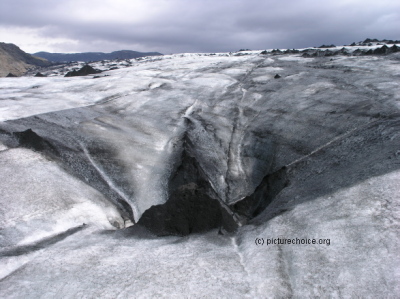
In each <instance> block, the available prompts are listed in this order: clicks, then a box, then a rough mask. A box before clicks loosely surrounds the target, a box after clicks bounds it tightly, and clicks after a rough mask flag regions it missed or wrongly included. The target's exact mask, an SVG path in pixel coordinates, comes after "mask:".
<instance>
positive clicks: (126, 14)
mask: <svg viewBox="0 0 400 299" xmlns="http://www.w3.org/2000/svg"><path fill="white" fill-rule="evenodd" d="M398 28H400V2H399V1H398V0H381V1H369V0H364V1H360V0H336V1H324V2H322V1H315V0H286V1H277V0H269V1H262V0H229V1H228V0H218V1H215V0H214V1H211V0H191V1H185V0H85V1H82V0H79V1H78V0H63V1H53V0H1V2H0V41H4V42H12V43H15V44H17V45H19V46H20V47H21V48H22V49H23V50H25V51H28V52H36V51H40V50H43V51H51V52H84V51H103V52H109V51H115V50H121V49H130V50H138V51H159V52H162V53H166V54H168V53H179V52H227V51H236V50H239V49H241V48H249V49H266V48H300V47H308V46H319V45H321V44H324V43H325V44H326V43H329V44H331V43H334V44H338V45H340V44H347V43H351V42H353V41H359V40H363V39H365V38H367V37H370V38H380V39H383V38H389V39H400V36H399V34H400V32H399V30H398Z"/></svg>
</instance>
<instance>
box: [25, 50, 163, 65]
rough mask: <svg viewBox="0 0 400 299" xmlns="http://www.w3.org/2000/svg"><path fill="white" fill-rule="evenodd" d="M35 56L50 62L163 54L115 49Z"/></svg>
mask: <svg viewBox="0 0 400 299" xmlns="http://www.w3.org/2000/svg"><path fill="white" fill-rule="evenodd" d="M33 55H34V56H36V57H41V58H44V59H47V60H49V61H52V62H71V61H84V62H91V61H100V60H113V59H132V58H138V57H144V56H159V55H163V54H161V53H158V52H136V51H130V50H122V51H115V52H111V53H102V52H85V53H48V52H37V53H34V54H33Z"/></svg>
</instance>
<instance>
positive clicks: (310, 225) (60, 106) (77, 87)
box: [0, 44, 400, 299]
mask: <svg viewBox="0 0 400 299" xmlns="http://www.w3.org/2000/svg"><path fill="white" fill-rule="evenodd" d="M328 47H329V48H326V49H325V48H321V49H317V48H308V49H297V50H272V49H269V50H265V51H261V50H259V51H240V52H235V53H209V54H204V53H203V54H202V53H190V54H176V55H165V56H159V57H146V58H139V59H132V60H130V61H116V62H110V61H108V62H97V63H93V64H92V67H93V68H95V69H100V70H102V73H96V74H92V75H87V76H83V77H64V75H65V73H66V71H67V70H68V71H71V69H70V68H75V67H76V68H78V67H82V66H83V65H82V64H79V63H75V64H71V65H69V66H67V67H66V66H59V69H54V68H51V69H49V70H47V71H46V72H44V75H46V76H47V77H43V78H35V77H28V76H25V77H20V78H7V79H1V80H0V166H1V171H0V294H1V296H0V297H2V298H54V297H65V298H183V297H185V298H186V297H187V298H231V299H235V298H382V297H385V298H398V294H400V270H399V269H400V257H399V254H398V253H399V252H400V234H399V232H400V193H399V190H400V147H399V145H400V133H399V132H400V102H399V100H400V85H399V80H398V79H399V75H400V53H399V45H386V44H385V45H371V46H368V45H365V46H364V45H358V46H346V47H333V46H328ZM182 294H184V295H182Z"/></svg>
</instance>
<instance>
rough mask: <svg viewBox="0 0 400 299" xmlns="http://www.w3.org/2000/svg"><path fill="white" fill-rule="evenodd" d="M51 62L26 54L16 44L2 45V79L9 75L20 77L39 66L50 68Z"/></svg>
mask: <svg viewBox="0 0 400 299" xmlns="http://www.w3.org/2000/svg"><path fill="white" fill-rule="evenodd" d="M49 65H51V62H49V61H47V60H46V59H43V58H39V57H35V56H33V55H31V54H28V53H25V52H24V51H22V50H21V49H20V48H18V47H17V46H16V45H14V44H7V43H0V77H5V76H7V75H8V74H9V73H11V74H13V75H16V76H19V75H22V74H24V73H25V72H26V71H27V70H29V69H32V68H34V67H37V66H49Z"/></svg>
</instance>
